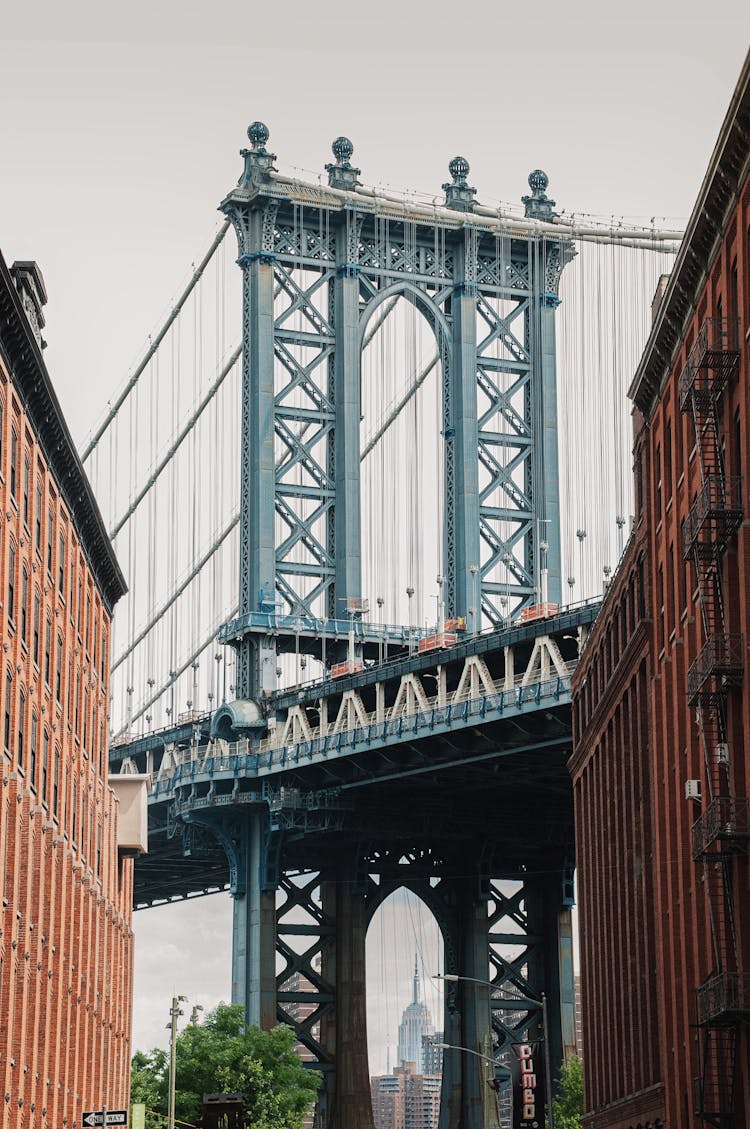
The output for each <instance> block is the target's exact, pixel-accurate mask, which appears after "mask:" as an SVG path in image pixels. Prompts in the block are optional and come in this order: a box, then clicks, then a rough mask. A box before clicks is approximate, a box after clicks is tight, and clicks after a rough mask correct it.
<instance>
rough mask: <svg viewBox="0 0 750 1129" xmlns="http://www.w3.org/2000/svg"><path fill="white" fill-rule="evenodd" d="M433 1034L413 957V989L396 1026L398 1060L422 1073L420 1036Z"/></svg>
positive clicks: (430, 1019) (422, 1062) (401, 1063)
mask: <svg viewBox="0 0 750 1129" xmlns="http://www.w3.org/2000/svg"><path fill="white" fill-rule="evenodd" d="M432 1034H434V1028H433V1026H432V1016H431V1015H430V1011H429V1008H428V1007H426V1005H425V1004H423V1003H422V1002H421V1000H420V998H419V973H418V971H417V958H416V956H415V957H414V991H413V995H412V1000H411V1003H410V1004H409V1005H408V1006H407V1007H406V1008H404V1014H403V1015H402V1017H401V1023H400V1024H399V1028H398V1062H399V1065H401V1066H403V1064H404V1063H405V1062H413V1063H414V1069H415V1070H416V1072H417V1074H421V1073H423V1070H424V1061H423V1054H422V1036H423V1035H432Z"/></svg>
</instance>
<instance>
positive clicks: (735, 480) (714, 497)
mask: <svg viewBox="0 0 750 1129" xmlns="http://www.w3.org/2000/svg"><path fill="white" fill-rule="evenodd" d="M742 509H743V508H742V479H741V478H740V477H739V476H738V475H732V476H729V475H723V474H709V475H706V479H705V482H704V484H703V487H702V489H701V490H699V491H698V493H697V494H696V496H695V499H694V501H693V504H692V505H691V507H690V510H689V512H688V515H687V517H686V518H685V520H684V522H683V524H682V544H683V549H684V551H685V553H686V554H687V553H689V552H690V550H691V548H692V546H693V544H694V542H695V539H696V538H697V536H698V534H699V533H700V531H701V528H702V526H703V524H704V522H705V521H706V518H707V517H708V516H709V515H710V514H716V515H726V516H727V517H729V516H730V515H733V516H735V517H736V520H737V524H739V521H740V520H741V518H742Z"/></svg>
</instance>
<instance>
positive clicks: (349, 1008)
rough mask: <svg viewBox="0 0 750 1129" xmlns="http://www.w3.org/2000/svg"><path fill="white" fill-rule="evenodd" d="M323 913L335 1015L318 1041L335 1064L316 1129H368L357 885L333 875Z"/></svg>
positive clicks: (362, 923)
mask: <svg viewBox="0 0 750 1129" xmlns="http://www.w3.org/2000/svg"><path fill="white" fill-rule="evenodd" d="M322 897H323V908H324V912H325V914H326V916H327V917H329V918H330V919H332V920H333V922H334V926H335V944H334V946H333V948H332V949H328V950H327V951H325V953H324V963H323V970H322V971H323V977H324V979H326V980H328V981H329V982H330V983H333V984H335V999H336V1003H335V1013H334V1017H333V1018H332V1019H326V1020H325V1022H324V1024H322V1025H321V1041H322V1043H323V1046H324V1048H325V1050H326V1051H328V1052H329V1053H330V1054H331V1055H332V1056H333V1057H334V1061H335V1063H336V1074H335V1080H334V1082H333V1086H332V1089H333V1093H332V1094H331V1093H329V1094H327V1095H326V1098H325V1103H324V1104H325V1107H326V1113H327V1116H326V1114H325V1113H324V1112H323V1108H322V1105H323V1103H321V1118H320V1123H321V1129H374V1122H373V1117H372V1102H371V1099H370V1067H369V1063H368V1058H367V995H366V993H367V982H366V976H365V938H366V934H367V909H366V904H365V898H364V896H363V893H362V889H361V886H360V884H359V882H357V881H356V880H354V879H352V877H351V874H350V873H347V872H339V873H337V875H336V876H335V879H334V878H333V877H330V878H329V879H328V880H327V881H326V882H325V884H324V886H323V889H322Z"/></svg>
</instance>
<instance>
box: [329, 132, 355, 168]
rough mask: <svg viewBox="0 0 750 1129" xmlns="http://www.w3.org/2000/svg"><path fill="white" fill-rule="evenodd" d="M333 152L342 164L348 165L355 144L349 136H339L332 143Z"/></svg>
mask: <svg viewBox="0 0 750 1129" xmlns="http://www.w3.org/2000/svg"><path fill="white" fill-rule="evenodd" d="M331 152H332V153H333V155H334V157H335V158H336V160H337V161H338V163H339V164H340V165H348V164H349V161H350V160H351V157H352V153H353V152H354V146H353V145H352V143H351V141H350V140H349V138H348V137H337V138H336V140H335V141H334V143H333V145H331Z"/></svg>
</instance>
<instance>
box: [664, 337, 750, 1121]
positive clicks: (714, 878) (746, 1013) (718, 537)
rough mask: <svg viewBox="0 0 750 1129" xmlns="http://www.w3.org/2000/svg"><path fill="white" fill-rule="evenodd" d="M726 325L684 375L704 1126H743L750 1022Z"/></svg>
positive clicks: (734, 353) (732, 369) (740, 655)
mask: <svg viewBox="0 0 750 1129" xmlns="http://www.w3.org/2000/svg"><path fill="white" fill-rule="evenodd" d="M729 328H731V326H730V327H728V326H727V323H726V321H725V320H723V319H721V318H706V320H705V321H704V322H703V324H702V326H701V328H700V331H699V333H698V337H697V340H696V342H695V344H694V345H693V348H692V349H691V351H690V355H689V357H688V360H687V364H686V365H685V368H684V370H683V372H682V375H681V377H680V407H681V409H682V411H684V412H691V413H692V417H693V423H694V425H695V439H696V448H697V454H698V458H699V461H700V468H701V488H700V490H699V491H698V494H697V495H696V497H695V499H694V501H693V504H692V506H691V508H690V512H689V513H688V516H687V518H686V519H685V521H684V522H683V526H682V538H683V553H684V556H685V558H686V559H690V560H692V561H693V564H694V566H695V574H696V579H697V586H698V598H699V603H700V611H701V621H702V626H703V646H702V647H701V649H700V651H699V653H698V655H697V656H696V658H695V661H694V662H693V663H692V664H691V666H690V669H689V670H688V677H687V682H688V700H689V702H690V705H691V706H694V707H695V710H696V716H697V721H698V729H699V732H700V739H701V743H702V747H703V753H704V757H705V764H706V786H707V794H706V795H704V796H703V797H702V804H703V809H702V812H701V815H700V817H699V818H698V820H697V821H696V822H695V824H694V825H693V833H692V839H693V858H694V859H695V861H696V862H700V863H702V864H703V868H704V883H705V889H706V894H707V897H708V908H709V913H710V921H711V933H712V939H713V960H714V967H713V971H712V972H711V974H710V976H709V977H708V978H707V979H706V980H705V981H704V983H703V984H701V985H700V986H699V987H698V988H697V989H696V993H695V997H696V1012H697V1023H698V1028H699V1032H700V1039H699V1060H698V1071H699V1073H698V1078H697V1079H696V1112H697V1113H698V1114H699V1115H700V1117H701V1121H702V1123H703V1124H704V1125H712V1126H715V1127H716V1129H739V1127H737V1126H735V1124H734V1105H735V1101H734V1074H735V1058H736V1047H737V1029H738V1025H739V1024H740V1023H741V1022H743V1021H745V1020H748V1019H750V975H748V974H747V973H744V972H743V971H742V969H741V967H740V966H739V965H738V951H737V938H736V933H735V918H734V901H733V884H732V868H733V858H734V857H735V856H736V855H738V854H747V851H748V843H749V842H750V810H749V805H748V800H747V798H739V797H737V796H736V795H735V794H734V789H733V772H732V760H731V748H730V742H729V738H728V733H727V702H728V699H729V696H730V694H731V693H732V692H733V690H734V688H736V687H738V686H740V685H741V683H742V677H743V668H744V641H743V638H742V636H741V635H737V634H732V633H730V632H728V631H727V616H726V611H725V593H724V588H723V562H724V554H725V552H726V549H727V546H728V544H729V541H730V539H731V538H732V537H733V535H734V534H735V533H736V532H737V530H738V529H739V527H740V525H741V524H742V519H743V509H742V490H741V482H740V479H739V478H736V477H735V478H730V477H728V476H727V474H726V469H725V460H724V450H723V445H722V439H721V434H720V403H721V396H722V393H723V392H724V389H725V388H726V387H727V385H728V384H729V382H730V380H732V379H733V378H734V377H735V376H736V374H737V371H738V369H739V359H740V358H739V351H738V349H737V348H732V347H731V344H733V343H734V341H736V332H735V333H732V335H731V339H730V336H729V333H728V329H729Z"/></svg>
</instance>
